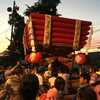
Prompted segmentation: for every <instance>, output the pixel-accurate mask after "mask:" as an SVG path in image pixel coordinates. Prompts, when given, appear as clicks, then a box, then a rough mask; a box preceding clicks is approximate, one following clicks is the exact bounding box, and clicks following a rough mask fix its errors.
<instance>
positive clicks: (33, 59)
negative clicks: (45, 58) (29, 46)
mask: <svg viewBox="0 0 100 100" xmlns="http://www.w3.org/2000/svg"><path fill="white" fill-rule="evenodd" d="M41 58H42V55H41V53H40V52H32V53H31V54H30V56H29V61H30V62H31V63H32V64H34V63H38V62H39V61H40V60H41Z"/></svg>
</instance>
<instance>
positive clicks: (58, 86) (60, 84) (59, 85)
mask: <svg viewBox="0 0 100 100" xmlns="http://www.w3.org/2000/svg"><path fill="white" fill-rule="evenodd" d="M54 86H55V88H56V89H57V90H58V91H60V90H63V89H64V87H65V80H64V79H63V78H62V77H57V78H56V80H55V83H54Z"/></svg>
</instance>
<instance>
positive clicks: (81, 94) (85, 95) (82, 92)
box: [76, 86, 97, 100]
mask: <svg viewBox="0 0 100 100" xmlns="http://www.w3.org/2000/svg"><path fill="white" fill-rule="evenodd" d="M76 100H97V96H96V93H95V91H94V90H93V89H92V88H91V87H89V86H84V87H81V88H79V89H78V92H77V97H76Z"/></svg>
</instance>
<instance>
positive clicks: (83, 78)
mask: <svg viewBox="0 0 100 100" xmlns="http://www.w3.org/2000/svg"><path fill="white" fill-rule="evenodd" d="M89 81H90V75H89V73H85V74H81V75H80V85H83V84H88V83H89Z"/></svg>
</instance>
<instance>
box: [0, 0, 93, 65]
mask: <svg viewBox="0 0 100 100" xmlns="http://www.w3.org/2000/svg"><path fill="white" fill-rule="evenodd" d="M51 1H52V2H50V1H49V0H46V1H45V0H39V1H38V2H36V3H35V4H34V5H33V6H31V7H30V6H27V7H28V8H27V9H26V12H25V15H26V16H27V17H28V19H27V21H26V23H25V21H24V17H22V16H21V15H19V14H18V12H17V11H18V7H17V6H16V4H15V1H14V3H13V8H12V9H11V7H10V8H8V11H9V12H11V14H9V17H10V18H9V24H10V25H11V26H12V29H11V40H10V45H9V47H8V50H7V51H6V54H5V55H6V56H5V55H4V56H3V57H1V56H0V65H3V64H5V63H4V62H6V61H7V62H8V63H7V64H5V65H4V66H8V65H10V64H11V59H13V60H14V64H15V63H16V62H17V61H18V60H26V61H28V62H30V63H33V64H34V63H38V62H39V61H40V60H41V59H42V57H49V56H56V57H59V56H64V57H66V56H67V55H68V54H70V53H71V52H72V51H75V50H80V49H81V48H83V47H84V45H85V44H86V41H87V39H88V35H89V30H90V26H91V25H92V22H91V21H86V20H80V19H71V18H64V17H63V16H61V15H59V14H58V13H57V8H56V7H57V5H58V4H59V3H60V0H51ZM51 3H52V4H51ZM16 57H17V58H16Z"/></svg>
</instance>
